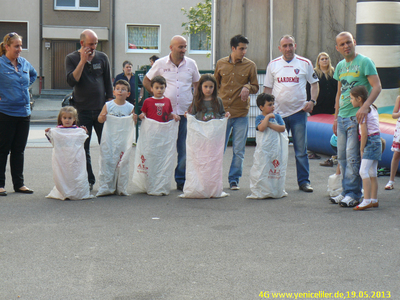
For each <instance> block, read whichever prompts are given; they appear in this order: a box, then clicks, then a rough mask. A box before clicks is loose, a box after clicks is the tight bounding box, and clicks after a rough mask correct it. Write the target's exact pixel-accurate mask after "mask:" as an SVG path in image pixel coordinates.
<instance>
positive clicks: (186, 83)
mask: <svg viewBox="0 0 400 300" xmlns="http://www.w3.org/2000/svg"><path fill="white" fill-rule="evenodd" d="M169 48H170V50H171V53H170V54H169V55H167V56H164V57H162V58H160V59H158V60H157V61H156V62H155V63H154V64H153V66H152V67H151V69H150V70H149V72H147V74H146V76H145V77H144V79H143V86H144V87H145V88H146V89H147V90H148V91H149V92H150V91H151V86H150V81H151V79H153V78H154V77H155V76H157V75H161V76H163V77H164V78H165V79H166V80H167V87H166V89H165V93H164V95H165V97H167V98H169V99H170V100H171V104H172V109H173V113H174V114H177V115H179V116H180V117H181V120H180V121H179V132H178V140H177V145H176V146H177V150H178V165H177V167H176V169H175V181H176V186H177V189H178V190H183V186H184V184H185V172H186V131H187V119H186V118H184V117H183V115H184V113H185V111H187V110H188V108H189V106H190V104H191V103H192V101H193V93H192V87H193V89H194V90H196V88H197V85H198V82H199V80H200V74H199V70H198V68H197V64H196V62H195V61H194V60H193V59H191V58H188V57H185V53H186V48H187V42H186V39H185V38H184V37H182V36H180V35H176V36H174V37H173V38H172V39H171V43H170V46H169Z"/></svg>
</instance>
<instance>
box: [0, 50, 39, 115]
mask: <svg viewBox="0 0 400 300" xmlns="http://www.w3.org/2000/svg"><path fill="white" fill-rule="evenodd" d="M17 61H18V72H17V71H15V68H14V65H13V64H12V63H11V61H10V60H9V59H8V58H7V57H6V56H5V55H2V56H1V57H0V98H1V100H0V112H1V113H3V114H6V115H8V116H13V117H26V116H29V115H30V114H31V108H30V101H29V100H30V99H29V86H30V85H31V84H32V83H33V82H34V81H35V80H36V77H37V72H36V70H35V69H34V68H33V67H32V65H31V64H30V63H29V62H28V61H27V60H26V59H25V58H23V57H18V58H17Z"/></svg>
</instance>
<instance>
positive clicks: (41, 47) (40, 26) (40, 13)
mask: <svg viewBox="0 0 400 300" xmlns="http://www.w3.org/2000/svg"><path fill="white" fill-rule="evenodd" d="M39 19H40V20H39V95H40V94H41V93H42V88H43V0H39Z"/></svg>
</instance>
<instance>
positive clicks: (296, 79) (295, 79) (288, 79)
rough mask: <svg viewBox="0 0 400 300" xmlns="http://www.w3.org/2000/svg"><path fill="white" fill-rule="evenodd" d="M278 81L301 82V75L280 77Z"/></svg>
mask: <svg viewBox="0 0 400 300" xmlns="http://www.w3.org/2000/svg"><path fill="white" fill-rule="evenodd" d="M278 82H279V83H281V82H295V83H299V77H297V76H295V77H278Z"/></svg>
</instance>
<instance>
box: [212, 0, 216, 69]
mask: <svg viewBox="0 0 400 300" xmlns="http://www.w3.org/2000/svg"><path fill="white" fill-rule="evenodd" d="M215 24H216V21H215V0H212V1H211V70H214V68H215V49H214V47H215V45H216V43H215V28H216V25H215Z"/></svg>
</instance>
